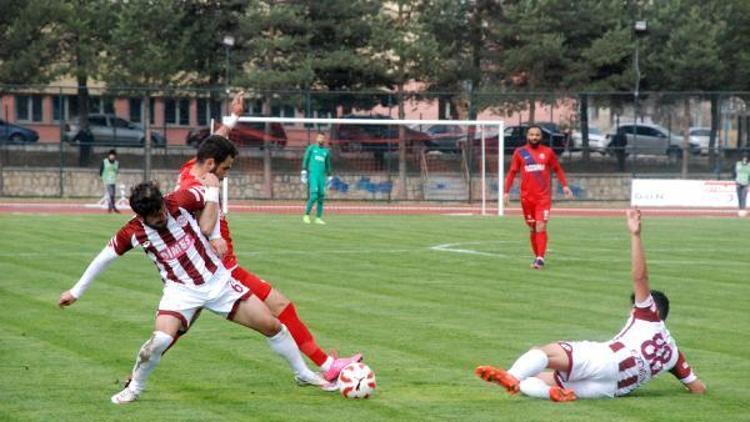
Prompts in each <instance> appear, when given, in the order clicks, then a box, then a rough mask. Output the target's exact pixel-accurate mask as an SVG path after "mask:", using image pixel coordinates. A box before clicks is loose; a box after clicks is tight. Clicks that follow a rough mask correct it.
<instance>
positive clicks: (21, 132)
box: [0, 119, 39, 144]
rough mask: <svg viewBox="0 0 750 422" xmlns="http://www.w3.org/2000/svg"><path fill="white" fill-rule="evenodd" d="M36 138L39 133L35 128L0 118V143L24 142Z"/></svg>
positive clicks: (35, 139)
mask: <svg viewBox="0 0 750 422" xmlns="http://www.w3.org/2000/svg"><path fill="white" fill-rule="evenodd" d="M38 140H39V134H38V133H37V132H36V131H35V130H32V129H29V128H26V127H23V126H19V125H14V124H13V123H8V122H6V121H5V120H2V119H0V143H8V144H24V143H28V142H36V141H38Z"/></svg>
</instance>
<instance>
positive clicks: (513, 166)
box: [505, 149, 523, 193]
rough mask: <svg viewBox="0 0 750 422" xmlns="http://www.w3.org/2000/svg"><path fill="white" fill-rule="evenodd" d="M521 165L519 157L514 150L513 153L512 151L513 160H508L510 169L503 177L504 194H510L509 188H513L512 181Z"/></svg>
mask: <svg viewBox="0 0 750 422" xmlns="http://www.w3.org/2000/svg"><path fill="white" fill-rule="evenodd" d="M522 165H523V161H522V160H521V155H520V154H519V153H518V150H517V149H516V150H515V151H513V158H511V160H510V169H509V170H508V175H507V176H505V193H509V192H510V188H512V187H513V180H514V179H515V178H516V173H518V171H519V170H521V166H522Z"/></svg>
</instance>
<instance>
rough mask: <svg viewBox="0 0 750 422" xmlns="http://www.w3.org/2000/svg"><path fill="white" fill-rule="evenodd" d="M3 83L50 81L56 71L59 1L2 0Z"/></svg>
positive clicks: (0, 45) (0, 67)
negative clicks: (54, 30) (53, 64)
mask: <svg viewBox="0 0 750 422" xmlns="http://www.w3.org/2000/svg"><path fill="white" fill-rule="evenodd" d="M0 10H2V13H0V83H4V84H30V83H47V82H49V81H50V80H51V79H52V78H53V77H54V75H55V72H54V67H53V66H50V63H56V61H57V58H56V50H55V49H54V45H55V38H54V37H51V36H49V34H50V32H51V31H53V28H56V27H57V23H58V22H57V21H56V18H55V16H56V14H57V12H58V11H59V5H58V4H55V3H50V2H48V1H43V0H31V1H23V0H0Z"/></svg>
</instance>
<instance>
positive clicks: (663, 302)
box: [630, 290, 669, 321]
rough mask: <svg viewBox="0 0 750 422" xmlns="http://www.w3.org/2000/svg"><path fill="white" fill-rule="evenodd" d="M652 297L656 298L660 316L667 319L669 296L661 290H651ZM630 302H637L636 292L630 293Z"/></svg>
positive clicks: (664, 319)
mask: <svg viewBox="0 0 750 422" xmlns="http://www.w3.org/2000/svg"><path fill="white" fill-rule="evenodd" d="M651 297H653V298H654V303H655V304H656V309H657V310H658V311H659V318H661V320H662V321H666V320H667V315H669V298H668V297H667V295H665V294H664V292H661V291H659V290H651ZM630 303H633V304H635V293H631V294H630Z"/></svg>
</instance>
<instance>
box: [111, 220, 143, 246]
mask: <svg viewBox="0 0 750 422" xmlns="http://www.w3.org/2000/svg"><path fill="white" fill-rule="evenodd" d="M137 227H138V222H137V221H135V219H132V220H130V221H129V222H128V223H127V224H125V225H124V226H122V228H121V229H120V230H118V231H117V233H116V234H115V235H114V236H112V239H110V240H109V242H107V246H111V247H112V249H114V250H115V253H116V254H117V255H123V254H124V253H125V252H127V251H129V250H131V249H133V236H135V231H136V229H137Z"/></svg>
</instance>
